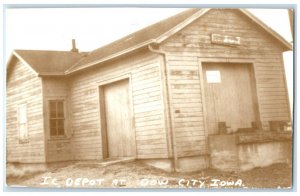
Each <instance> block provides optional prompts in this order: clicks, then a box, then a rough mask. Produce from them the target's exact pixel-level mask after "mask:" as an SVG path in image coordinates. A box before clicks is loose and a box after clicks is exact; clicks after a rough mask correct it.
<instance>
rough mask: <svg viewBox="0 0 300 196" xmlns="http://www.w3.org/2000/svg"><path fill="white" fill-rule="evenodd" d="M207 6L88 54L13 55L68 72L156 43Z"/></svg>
mask: <svg viewBox="0 0 300 196" xmlns="http://www.w3.org/2000/svg"><path fill="white" fill-rule="evenodd" d="M209 10H210V9H209V8H202V9H197V8H193V9H187V10H186V11H184V12H181V13H179V14H177V15H175V16H171V17H169V18H167V19H165V20H162V21H160V22H158V23H155V24H153V25H150V26H148V27H146V28H143V29H141V30H139V31H137V32H134V33H132V34H130V35H127V36H125V37H123V38H121V39H119V40H116V41H114V42H112V43H110V44H108V45H105V46H103V47H101V48H98V49H96V50H93V51H91V52H90V53H76V52H65V51H36V50H16V51H15V55H17V56H19V57H20V58H22V59H23V60H24V61H25V62H27V63H28V64H29V65H30V66H32V68H33V69H34V70H35V71H36V72H37V73H39V74H42V75H62V74H70V73H73V72H77V71H80V70H83V69H85V68H88V67H91V66H94V65H96V64H99V63H102V62H105V61H107V60H110V59H114V58H116V57H119V56H121V55H124V54H127V53H129V52H132V51H135V50H137V49H139V48H141V47H145V46H147V45H149V44H154V43H155V44H159V43H161V42H163V41H164V40H166V39H167V38H169V37H170V36H172V35H174V34H175V33H177V32H178V31H180V30H182V29H183V28H184V27H186V26H187V25H189V24H191V23H192V22H193V21H195V20H196V19H198V18H200V17H201V16H202V15H204V14H205V13H207V12H208V11H209ZM238 10H240V12H241V13H243V14H244V15H245V16H247V17H248V18H249V19H250V20H252V21H254V22H255V23H256V24H257V25H259V26H260V27H262V28H263V29H264V30H265V31H266V32H267V33H269V34H270V35H272V36H273V37H274V38H275V39H276V40H278V42H279V43H281V44H282V46H283V48H284V50H291V49H292V46H291V44H290V43H288V42H287V41H286V40H285V39H284V38H282V37H281V36H280V35H279V34H278V33H276V32H275V31H274V30H272V29H271V28H270V27H268V26H267V25H265V24H264V23H263V22H262V21H260V20H259V19H258V18H256V17H255V16H254V15H253V14H251V13H250V12H248V11H247V10H245V9H238Z"/></svg>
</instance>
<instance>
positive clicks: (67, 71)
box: [65, 39, 156, 74]
mask: <svg viewBox="0 0 300 196" xmlns="http://www.w3.org/2000/svg"><path fill="white" fill-rule="evenodd" d="M155 42H156V40H155V39H150V40H148V41H145V42H142V43H140V44H137V45H135V46H134V47H130V48H128V49H126V50H122V51H120V52H117V53H115V54H112V55H109V56H107V57H105V58H102V59H99V60H97V61H93V62H91V63H88V64H86V65H84V66H82V67H79V68H76V66H72V67H71V68H70V69H68V70H66V71H65V74H71V73H74V72H77V71H79V70H82V69H86V68H88V67H91V66H93V65H96V64H99V63H103V62H105V61H108V60H111V59H114V58H116V57H119V56H121V55H123V54H126V53H129V52H132V51H134V50H136V49H139V48H141V47H144V46H146V45H148V44H151V43H155ZM76 64H77V63H76Z"/></svg>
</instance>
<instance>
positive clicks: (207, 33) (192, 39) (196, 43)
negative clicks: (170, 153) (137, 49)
mask: <svg viewBox="0 0 300 196" xmlns="http://www.w3.org/2000/svg"><path fill="white" fill-rule="evenodd" d="M212 33H216V34H221V35H231V36H238V37H241V44H240V45H239V46H234V47H232V46H224V45H216V44H211V34H212ZM277 43H278V41H276V40H275V39H274V38H272V37H270V35H269V34H267V33H266V32H265V31H264V30H262V29H261V28H260V27H259V26H257V25H255V24H254V23H253V22H251V21H250V20H249V19H248V18H246V17H245V16H244V15H242V14H241V13H240V12H239V11H238V10H231V9H213V10H211V11H209V12H208V13H206V14H205V15H204V16H202V17H201V18H199V19H198V20H196V21H194V22H193V23H192V24H190V25H188V26H187V27H186V28H184V29H183V30H181V31H180V32H178V33H177V34H175V35H174V36H172V37H171V38H169V39H168V40H166V41H165V42H164V43H163V44H162V45H161V49H162V50H164V51H167V53H168V54H167V57H166V58H167V59H166V60H167V66H168V76H169V78H170V86H171V89H170V91H171V98H172V100H171V109H172V112H173V115H174V124H175V125H174V126H175V133H176V137H177V139H176V143H177V150H178V155H179V156H184V155H192V154H197V153H201V152H203V151H206V144H205V143H206V139H205V134H206V133H205V129H204V124H203V123H204V116H203V115H204V114H203V105H202V99H201V93H202V92H201V88H200V83H199V81H200V80H199V79H200V78H199V58H209V57H210V58H229V59H230V58H247V59H249V58H252V59H254V61H255V63H254V72H255V78H256V87H257V96H258V103H259V113H260V118H261V121H262V125H263V128H264V129H268V128H269V124H268V122H269V121H271V120H282V121H289V120H290V115H289V107H288V98H287V89H286V85H285V79H284V68H283V63H282V48H281V47H280V45H279V44H277Z"/></svg>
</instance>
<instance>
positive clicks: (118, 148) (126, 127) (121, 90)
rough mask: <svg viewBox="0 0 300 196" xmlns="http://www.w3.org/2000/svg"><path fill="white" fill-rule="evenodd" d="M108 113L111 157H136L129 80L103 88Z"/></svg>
mask: <svg viewBox="0 0 300 196" xmlns="http://www.w3.org/2000/svg"><path fill="white" fill-rule="evenodd" d="M103 91H104V99H105V115H106V135H107V136H106V137H107V148H108V149H107V153H108V155H107V156H108V157H109V158H113V157H134V156H135V137H134V132H133V129H132V128H131V117H130V116H131V115H130V103H129V93H128V92H129V80H128V79H126V80H121V81H118V82H114V83H112V84H108V85H105V86H104V88H103Z"/></svg>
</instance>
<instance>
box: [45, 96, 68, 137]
mask: <svg viewBox="0 0 300 196" xmlns="http://www.w3.org/2000/svg"><path fill="white" fill-rule="evenodd" d="M49 113H50V115H49V118H50V119H49V125H50V136H51V137H57V136H64V135H65V115H64V102H63V101H61V100H60V101H49Z"/></svg>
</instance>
